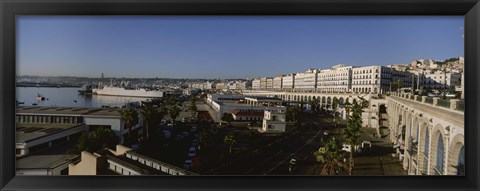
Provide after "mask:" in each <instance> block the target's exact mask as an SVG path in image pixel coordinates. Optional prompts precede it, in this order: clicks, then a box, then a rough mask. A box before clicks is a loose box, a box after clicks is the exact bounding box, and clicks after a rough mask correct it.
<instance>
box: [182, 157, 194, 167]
mask: <svg viewBox="0 0 480 191" xmlns="http://www.w3.org/2000/svg"><path fill="white" fill-rule="evenodd" d="M190 166H192V160H191V159H187V160H185V163H184V164H183V167H185V168H189V167H190Z"/></svg>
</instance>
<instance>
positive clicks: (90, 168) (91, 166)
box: [68, 151, 106, 175]
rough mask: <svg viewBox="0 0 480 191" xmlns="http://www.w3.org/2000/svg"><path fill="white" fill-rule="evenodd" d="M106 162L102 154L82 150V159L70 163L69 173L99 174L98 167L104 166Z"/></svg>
mask: <svg viewBox="0 0 480 191" xmlns="http://www.w3.org/2000/svg"><path fill="white" fill-rule="evenodd" d="M104 162H106V160H105V159H102V158H101V157H100V156H98V155H95V154H92V153H89V152H87V151H82V153H81V161H80V162H79V163H78V164H69V165H68V174H69V175H97V169H98V168H101V167H103V166H104V165H105V164H102V163H104Z"/></svg>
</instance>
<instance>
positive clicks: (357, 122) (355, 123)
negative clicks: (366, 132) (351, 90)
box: [344, 100, 363, 175]
mask: <svg viewBox="0 0 480 191" xmlns="http://www.w3.org/2000/svg"><path fill="white" fill-rule="evenodd" d="M362 112H363V106H362V103H358V102H356V101H355V100H354V101H353V104H352V115H351V116H349V118H348V122H347V128H346V129H345V131H344V135H345V139H346V142H347V144H349V145H350V146H351V148H352V150H351V152H350V164H349V170H348V172H349V175H352V169H353V164H354V163H353V154H354V153H355V152H356V149H355V148H356V146H357V145H359V143H360V133H361V131H360V128H361V127H362Z"/></svg>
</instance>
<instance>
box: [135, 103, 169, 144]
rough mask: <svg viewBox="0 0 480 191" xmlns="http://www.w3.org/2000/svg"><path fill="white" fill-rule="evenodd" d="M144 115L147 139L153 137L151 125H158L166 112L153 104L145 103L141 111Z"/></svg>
mask: <svg viewBox="0 0 480 191" xmlns="http://www.w3.org/2000/svg"><path fill="white" fill-rule="evenodd" d="M140 112H141V114H142V116H143V121H144V126H145V128H144V129H145V133H144V137H145V139H147V140H148V139H149V138H150V137H151V134H152V131H153V128H152V127H151V125H158V123H160V121H161V120H162V119H163V116H164V113H163V111H159V110H158V109H157V108H155V107H153V106H152V105H144V106H142V110H141V111H140Z"/></svg>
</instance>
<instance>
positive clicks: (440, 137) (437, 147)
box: [428, 124, 448, 175]
mask: <svg viewBox="0 0 480 191" xmlns="http://www.w3.org/2000/svg"><path fill="white" fill-rule="evenodd" d="M430 142H431V147H430V155H429V157H428V158H429V161H430V167H429V169H428V172H429V174H430V175H433V174H437V173H439V174H440V175H443V174H445V169H446V166H445V164H446V163H445V158H446V157H445V155H446V151H447V147H446V146H447V145H448V143H447V141H446V136H445V132H444V127H443V126H442V125H440V124H437V125H435V126H434V128H433V130H432V139H431V140H430ZM439 143H440V144H439ZM439 151H443V153H439ZM437 159H438V160H437ZM440 160H441V161H440ZM437 165H440V166H437ZM441 165H443V166H441ZM436 169H437V170H438V172H437V170H436Z"/></svg>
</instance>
